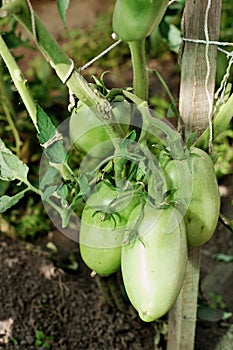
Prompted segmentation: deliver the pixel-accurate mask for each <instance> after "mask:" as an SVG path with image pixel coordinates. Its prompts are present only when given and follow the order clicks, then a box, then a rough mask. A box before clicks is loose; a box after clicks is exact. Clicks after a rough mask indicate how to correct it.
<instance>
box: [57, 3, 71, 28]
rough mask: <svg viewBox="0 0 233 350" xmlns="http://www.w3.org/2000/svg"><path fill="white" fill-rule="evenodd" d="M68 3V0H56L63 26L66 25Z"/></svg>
mask: <svg viewBox="0 0 233 350" xmlns="http://www.w3.org/2000/svg"><path fill="white" fill-rule="evenodd" d="M69 3H70V0H57V8H58V11H59V14H60V16H61V19H62V22H63V24H64V26H65V27H66V11H67V9H68V7H69Z"/></svg>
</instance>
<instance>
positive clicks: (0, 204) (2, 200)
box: [0, 188, 28, 214]
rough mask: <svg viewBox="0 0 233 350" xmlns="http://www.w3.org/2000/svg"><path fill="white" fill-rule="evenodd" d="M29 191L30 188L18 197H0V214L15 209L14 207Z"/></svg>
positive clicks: (17, 195)
mask: <svg viewBox="0 0 233 350" xmlns="http://www.w3.org/2000/svg"><path fill="white" fill-rule="evenodd" d="M27 191H28V188H26V189H25V190H23V191H21V192H19V193H17V194H16V195H14V196H12V197H10V196H2V197H0V214H2V213H4V212H5V211H6V210H7V209H10V208H11V207H13V205H15V204H17V203H18V201H19V200H20V199H21V198H23V196H24V193H25V192H27Z"/></svg>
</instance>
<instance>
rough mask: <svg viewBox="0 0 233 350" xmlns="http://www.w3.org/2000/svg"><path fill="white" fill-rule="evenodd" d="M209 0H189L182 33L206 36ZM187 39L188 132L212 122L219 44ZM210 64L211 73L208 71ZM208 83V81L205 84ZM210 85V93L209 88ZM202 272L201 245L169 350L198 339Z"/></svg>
mask: <svg viewBox="0 0 233 350" xmlns="http://www.w3.org/2000/svg"><path fill="white" fill-rule="evenodd" d="M221 3H222V1H221V0H212V1H211V6H210V8H209V13H208V17H207V18H208V36H209V40H212V41H213V40H218V37H219V27H220V15H221ZM208 5H209V1H208V0H186V6H185V10H184V16H183V37H184V38H188V39H204V40H205V39H206V30H205V29H207V28H205V23H206V20H205V19H206V9H207V8H208ZM206 49H207V48H206V45H205V44H197V43H193V42H187V41H184V43H183V47H182V52H181V58H180V62H181V84H180V101H179V110H180V114H181V117H182V119H183V122H184V124H185V129H186V136H188V135H189V134H190V133H191V132H193V131H197V132H198V133H201V132H202V131H203V130H205V129H206V128H207V127H208V125H209V119H208V116H209V114H210V113H209V112H210V102H211V105H212V103H213V97H214V89H215V73H216V59H217V47H216V46H214V45H209V47H208V60H209V67H208V65H207V63H206V62H207V60H206ZM208 68H209V77H208V79H206V77H207V75H208ZM206 83H207V84H206ZM207 88H208V93H209V97H208V96H207V93H206V90H207ZM199 272H200V248H195V249H191V250H190V251H189V257H188V266H187V271H186V276H185V281H184V284H183V287H182V290H181V292H180V295H179V297H178V299H177V301H176V304H175V305H174V306H173V308H172V309H171V311H170V312H169V327H168V329H169V331H168V343H167V350H193V349H194V343H195V329H196V313H197V296H198V286H199Z"/></svg>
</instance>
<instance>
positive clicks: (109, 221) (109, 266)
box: [79, 183, 138, 275]
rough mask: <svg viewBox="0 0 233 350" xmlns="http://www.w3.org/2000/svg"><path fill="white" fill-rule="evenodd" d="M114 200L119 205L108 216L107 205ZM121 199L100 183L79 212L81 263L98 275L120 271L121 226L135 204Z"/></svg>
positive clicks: (120, 194) (122, 234)
mask: <svg viewBox="0 0 233 350" xmlns="http://www.w3.org/2000/svg"><path fill="white" fill-rule="evenodd" d="M116 198H118V201H119V203H120V204H119V206H118V205H117V206H116V207H115V209H114V210H116V212H112V213H111V212H110V210H109V204H110V203H111V202H112V201H113V200H115V199H116ZM121 198H122V193H121V192H119V191H117V190H115V189H112V188H110V187H109V186H107V185H106V184H104V183H103V184H101V186H98V187H97V190H96V191H95V192H94V193H93V194H91V195H90V197H89V198H88V200H87V204H86V206H85V208H84V210H83V213H82V218H81V227H80V237H79V241H80V254H81V257H82V259H83V261H84V262H85V264H86V265H87V266H88V267H89V268H90V269H92V270H93V271H95V272H96V273H97V274H99V275H110V274H111V273H114V272H116V271H117V270H119V269H120V264H121V245H122V241H123V237H124V232H125V230H124V227H125V226H126V222H127V218H128V214H129V210H131V209H132V207H133V206H135V205H136V204H137V203H138V202H137V200H136V199H135V198H134V197H133V198H130V199H129V198H128V199H127V198H126V199H125V201H124V200H120V199H121ZM135 200H136V202H135ZM128 201H129V202H128ZM135 203H136V204H135ZM130 208H131V209H130ZM98 210H99V211H98Z"/></svg>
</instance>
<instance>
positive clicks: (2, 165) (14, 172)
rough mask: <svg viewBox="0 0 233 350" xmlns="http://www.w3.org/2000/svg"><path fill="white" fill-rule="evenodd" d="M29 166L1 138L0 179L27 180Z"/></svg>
mask: <svg viewBox="0 0 233 350" xmlns="http://www.w3.org/2000/svg"><path fill="white" fill-rule="evenodd" d="M28 170H29V169H28V166H27V165H26V164H24V163H23V162H22V161H21V160H20V159H19V158H18V157H17V156H16V155H15V154H13V153H12V152H11V151H10V150H9V149H8V148H7V147H6V146H5V144H4V142H3V141H2V140H1V139H0V179H1V180H5V181H12V180H19V181H22V182H27V174H28Z"/></svg>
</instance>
